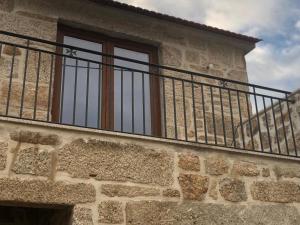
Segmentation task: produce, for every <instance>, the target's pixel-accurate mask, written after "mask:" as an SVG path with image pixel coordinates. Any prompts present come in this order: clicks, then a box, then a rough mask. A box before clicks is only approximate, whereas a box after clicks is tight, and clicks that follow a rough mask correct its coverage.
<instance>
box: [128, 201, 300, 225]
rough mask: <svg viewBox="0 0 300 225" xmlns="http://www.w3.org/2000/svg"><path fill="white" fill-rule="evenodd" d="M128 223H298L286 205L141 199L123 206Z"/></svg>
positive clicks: (202, 224) (295, 210)
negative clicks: (181, 202)
mask: <svg viewBox="0 0 300 225" xmlns="http://www.w3.org/2000/svg"><path fill="white" fill-rule="evenodd" d="M126 213H127V224H128V225H141V224H147V225H158V224H159V225H191V224H193V225H206V224H207V225H223V224H224V225H225V224H226V225H237V224H238V225H299V224H300V215H299V212H298V211H297V209H296V208H295V207H293V206H286V205H268V206H267V205H252V206H242V205H226V206H225V205H222V204H210V203H183V204H181V205H177V204H176V203H174V202H157V201H152V202H151V201H143V202H130V203H128V204H127V206H126Z"/></svg>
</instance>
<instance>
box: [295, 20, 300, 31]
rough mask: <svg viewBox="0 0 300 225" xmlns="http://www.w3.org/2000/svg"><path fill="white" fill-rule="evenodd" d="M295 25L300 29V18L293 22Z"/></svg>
mask: <svg viewBox="0 0 300 225" xmlns="http://www.w3.org/2000/svg"><path fill="white" fill-rule="evenodd" d="M295 27H296V28H297V29H299V30H300V20H298V21H297V22H296V23H295Z"/></svg>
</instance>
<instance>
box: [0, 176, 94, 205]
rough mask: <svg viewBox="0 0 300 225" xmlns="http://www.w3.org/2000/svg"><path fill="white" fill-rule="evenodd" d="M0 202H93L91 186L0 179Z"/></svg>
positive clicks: (92, 188)
mask: <svg viewBox="0 0 300 225" xmlns="http://www.w3.org/2000/svg"><path fill="white" fill-rule="evenodd" d="M0 190H1V195H0V201H10V202H30V203H37V204H43V203H45V204H78V203H87V202H94V201H95V198H96V191H95V188H94V187H93V185H91V184H84V183H76V184H69V183H65V182H61V181H60V182H51V181H45V180H20V179H10V178H1V179H0Z"/></svg>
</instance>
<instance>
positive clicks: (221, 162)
mask: <svg viewBox="0 0 300 225" xmlns="http://www.w3.org/2000/svg"><path fill="white" fill-rule="evenodd" d="M205 169H206V173H207V174H209V175H223V174H226V173H228V169H229V162H228V161H227V160H226V159H223V158H219V157H210V158H207V159H206V160H205Z"/></svg>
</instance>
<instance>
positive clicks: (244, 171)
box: [232, 161, 259, 177]
mask: <svg viewBox="0 0 300 225" xmlns="http://www.w3.org/2000/svg"><path fill="white" fill-rule="evenodd" d="M232 173H233V174H237V175H240V176H249V177H254V176H258V175H259V170H258V168H257V165H256V164H255V163H251V162H244V161H237V162H235V163H234V164H233V167H232Z"/></svg>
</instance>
